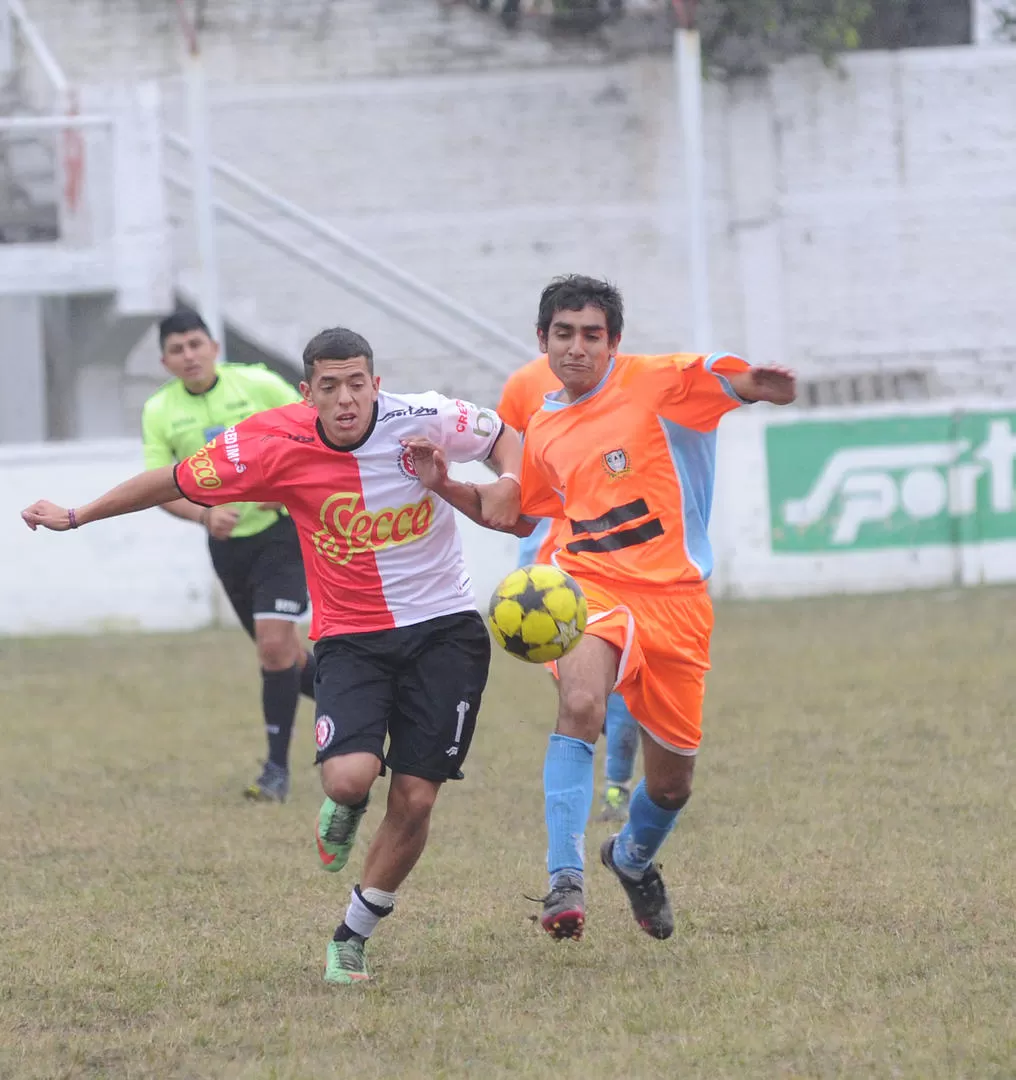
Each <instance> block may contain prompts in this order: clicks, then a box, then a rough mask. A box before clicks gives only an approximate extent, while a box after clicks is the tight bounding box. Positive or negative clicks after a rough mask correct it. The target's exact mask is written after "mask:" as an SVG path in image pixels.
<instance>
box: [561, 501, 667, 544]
mask: <svg viewBox="0 0 1016 1080" xmlns="http://www.w3.org/2000/svg"><path fill="white" fill-rule="evenodd" d="M648 513H649V507H648V506H646V500H645V499H636V500H635V501H634V502H630V503H625V504H624V506H615V507H614V509H613V510H608V511H607V512H606V513H605V514H604V515H603V517H598V518H592V519H591V520H590V521H573V522H572V523H571V529H572V536H578V535H579V533H593V532H606V531H607V529H615V528H617V526H618V525H624V524H626V523H627V522H629V521H634V520H635V519H636V518H640V517H645V515H646V514H648Z"/></svg>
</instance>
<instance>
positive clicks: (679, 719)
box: [581, 579, 713, 755]
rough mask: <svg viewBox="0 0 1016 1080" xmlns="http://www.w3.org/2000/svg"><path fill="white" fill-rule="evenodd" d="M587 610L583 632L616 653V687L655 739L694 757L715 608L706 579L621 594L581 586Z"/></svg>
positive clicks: (609, 588) (600, 587)
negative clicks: (598, 639)
mask: <svg viewBox="0 0 1016 1080" xmlns="http://www.w3.org/2000/svg"><path fill="white" fill-rule="evenodd" d="M581 585H582V591H583V592H584V593H585V594H586V602H587V603H588V605H589V622H588V623H587V625H586V633H587V634H591V635H592V636H593V637H598V638H601V639H602V640H603V641H609V642H610V644H611V645H613V646H614V647H615V648H616V649H618V650H619V651H620V654H621V659H620V661H619V663H618V669H617V684H616V685H615V687H614V689H615V690H617V691H618V692H619V693H620V694H621V695H622V696H623V697H624V700H625V704H626V705H627V706H628V708H629V709H630V710H631V714H632V716H634V717H635V719H636V720H637V721H638V722H639V724H641V725H642V727H643V728H645V730H646V731H647V732H648V733H649V735H650V736H652V737H653V738H654V739H655V740H656V741H657V742H659V743H661V744H662V745H664V746H666V747H668V748H669V749H671V750H675V751H676V752H677V753H681V754H689V755H690V754H694V753H696V751H697V750H698V746H699V743H700V742H701V741H702V702H703V699H704V697H705V688H706V672H707V671H708V670H709V638H710V636H711V635H712V631H713V604H712V600H711V599H710V597H709V593H708V591H707V588H706V585H705V583H704V582H701V583H695V584H691V585H681V586H667V587H664V588H660V587H657V588H648V589H645V590H642V591H640V592H633V591H632V590H630V589H626V590H625V592H624V598H623V599H622V598H621V597H620V596H619V595H618V594H617V593H616V591H615V589H616V586H614V585H613V584H606V583H600V582H594V581H591V580H589V579H586V580H585V581H582V582H581Z"/></svg>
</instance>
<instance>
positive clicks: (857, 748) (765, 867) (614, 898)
mask: <svg viewBox="0 0 1016 1080" xmlns="http://www.w3.org/2000/svg"><path fill="white" fill-rule="evenodd" d="M1014 608H1016V591H1014V590H1002V589H995V590H981V591H969V592H965V593H949V594H941V593H938V594H912V595H908V596H896V597H885V598H865V599H842V600H839V599H838V600H825V601H814V602H802V603H783V604H724V605H720V606H719V608H718V613H717V632H716V636H715V640H714V671H713V673H712V675H711V677H710V678H711V681H710V686H709V692H708V697H707V717H706V725H705V726H706V741H705V744H704V747H703V753H702V756H701V759H700V766H699V772H698V775H697V790H696V795H695V797H694V798H693V799H692V801H691V803H690V804H689V807H688V810H687V811H686V812H685V815H684V816H683V818H682V820H681V822H680V824H679V826H678V829H677V831H676V833H675V834H674V836H673V837H672V838H671V840H670V841H669V843H668V846H667V847H666V848H665V849H664V853H663V866H664V876H665V878H666V880H667V881H668V883H669V885H670V888H671V893H672V897H673V900H674V906H675V910H676V911H677V914H678V930H677V933H676V934H675V935H674V937H673V938H671V939H670V940H669V941H668V942H665V943H663V942H656V941H652V940H650V939H649V938H647V937H645V936H644V935H642V934H641V933H640V932H639V931H638V930H637V928H636V927H635V925H634V923H633V922H632V921H631V918H630V915H629V913H628V910H627V907H626V904H625V900H624V896H623V894H622V893H621V890H620V889H619V888H618V886H617V885H616V883H615V882H613V880H612V879H610V878H609V876H608V875H607V874H606V872H605V871H604V870H603V869H602V868H601V867H599V865H598V864H597V865H595V866H593V867H592V868H591V869H590V871H589V879H588V882H589V884H588V888H589V921H588V923H587V932H586V938H585V940H583V941H582V942H580V943H573V942H562V943H555V942H553V941H551V940H550V939H549V938H548V937H547V936H546V935H545V934H544V933H543V932H542V931H541V930H539V928H538V926H537V924H535V923H534V922H533V921H532V916H534V915H535V914H536V912H537V910H538V908H537V905H534V904H530V903H529V902H528V901H526V900H525V899H524V898H523V893H526V892H528V893H530V894H531V895H540V894H541V893H542V892H543V890H544V886H545V878H544V871H543V855H544V831H543V821H542V802H541V770H542V759H543V751H544V747H545V744H546V736H547V732H548V730H549V729H550V726H551V722H552V714H553V705H552V698H553V693H552V687H551V685H550V683H549V680H548V679H547V677H546V676H545V675H544V674H543V673H542V672H541V671H540V670H537V669H529V668H526V667H525V666H523V665H522V664H520V663H517V662H515V661H513V660H510V659H508V658H506V657H502V656H498V657H497V658H496V664H495V668H494V672H493V675H492V680H491V685H490V687H489V689H488V693H487V697H486V701H485V705H484V710H483V713H482V714H481V718H480V728H479V732H478V735H477V739H476V741H475V743H474V746H473V751H472V754H471V756H470V759H469V761H468V763H467V766H466V781H465V782H464V783H462V784H458V785H452V786H450V787H449V789H448V790H447V791H446V792H445V793H444V795H443V796H442V799H441V801H440V803H439V805H438V809H437V813H436V818H435V823H434V828H433V831H432V835H431V843H430V847H429V849H428V851H427V852H426V854H425V855H424V858H423V860H422V862H421V864H420V866H419V867H418V869H417V871H416V872H415V874H414V875H413V877H411V878H410V880H409V882H408V884H407V886H406V887H405V889H404V890H403V893H402V894H401V896H400V902H399V906H398V909H397V913H396V915H395V916H394V917H393V918H392V919H390V920H388V921H387V922H386V923H385V924H383V925H382V927H381V929H380V931H379V933H378V935H377V937H376V938H375V940H374V942H373V944H372V954H371V955H372V957H373V963H374V971H375V974H376V981H375V982H374V983H372V984H370V985H369V986H368V987H355V988H348V989H338V988H334V987H330V986H327V985H325V984H324V983H323V982H322V980H321V975H322V972H323V966H324V954H325V946H326V944H327V941H328V939H329V937H330V935H331V932H332V930H333V929H334V926H335V924H336V922H337V921H338V920H339V918H340V917H341V914H342V912H343V910H344V908H345V904H346V901H347V899H348V894H349V889H350V887H351V886H352V883H353V881H354V880H355V877H354V876H353V874H352V873H348V874H343V875H341V876H339V877H338V879H337V880H336V878H335V877H333V876H332V875H328V874H324V873H322V872H321V871H320V870H319V869H318V867H317V857H316V854H315V849H314V842H313V825H314V820H315V815H316V811H317V807H318V805H319V802H320V792H319V787H318V781H317V777H316V774H315V770H314V768H313V766H312V765H311V764H310V762H311V760H312V756H313V744H312V736H311V730H310V729H311V710H310V707H309V705H304V706H302V709H301V714H300V720H299V729H298V732H297V736H296V740H295V752H294V757H295V761H294V793H293V797H292V798H291V801H290V802H289V803H287V804H286V805H285V806H282V807H279V806H260V805H248V804H246V803H244V802H243V801H242V799H241V798H240V795H239V793H240V791H241V789H242V787H243V785H244V784H245V783H246V782H247V781H248V780H250V779H251V777H252V776H253V775H254V772H255V771H256V768H257V762H258V757H259V754H260V752H261V738H262V737H261V732H260V726H259V722H258V709H257V706H258V692H257V685H256V681H255V675H256V665H255V660H254V655H253V651H252V649H251V647H250V646H249V644H248V642H247V641H246V640H245V639H244V638H242V637H241V636H240V635H239V634H234V633H225V632H223V633H202V634H193V635H180V636H165V637H147V636H116V637H113V636H111V637H104V638H97V639H86V640H76V639H74V640H72V639H60V640H49V641H42V640H33V641H11V640H7V641H4V642H0V903H2V917H0V1077H2V1078H3V1080H15V1078H17V1080H21V1078H26V1080H27V1078H47V1080H50V1078H57V1077H96V1078H97V1077H110V1078H112V1077H117V1078H119V1077H131V1078H153V1080H154V1078H158V1080H169V1078H185V1077H186V1078H198V1077H200V1078H206V1077H207V1078H213V1077H214V1078H252V1080H253V1078H260V1080H268V1078H275V1080H282V1078H287V1080H297V1078H299V1080H306V1078H315V1080H317V1078H332V1077H350V1078H353V1077H355V1078H358V1080H369V1078H373V1077H459V1076H475V1077H482V1078H487V1077H501V1076H515V1075H519V1076H533V1077H543V1076H548V1077H551V1076H552V1077H554V1078H555V1080H565V1078H569V1077H581V1078H583V1080H590V1078H598V1077H622V1076H630V1077H663V1076H667V1077H682V1078H686V1077H704V1078H711V1080H712V1078H722V1077H920V1078H925V1077H929V1078H933V1077H941V1078H949V1080H955V1078H961V1077H962V1078H966V1077H970V1078H973V1077H999V1078H1001V1077H1006V1078H1009V1077H1014V1076H1016V1022H1014V1015H1016V1005H1014V1003H1016V934H1014V930H1016V914H1014V912H1016V895H1014V878H1016V813H1014V810H1016V807H1014V796H1016V782H1014V764H1016V758H1014V753H1013V722H1014V715H1016V706H1014V702H1016V618H1014V615H1013V611H1014ZM601 760H602V751H601ZM598 768H600V764H599V761H598ZM382 801H383V800H381V799H376V800H375V806H374V807H373V808H372V810H371V811H370V817H369V819H368V823H367V825H368V828H367V830H366V831H367V832H368V833H369V831H370V827H371V826H372V825H373V824H374V823H376V821H377V820H378V813H379V807H378V804H379V803H380V802H382ZM604 829H605V827H602V826H596V825H592V826H590V830H589V836H588V849H589V851H590V853H591V854H593V853H594V852H595V842H598V840H599V839H600V837H601V836H602V835H604ZM361 843H362V840H361ZM361 853H362V849H361ZM356 862H357V856H355V855H354V864H355V863H356ZM352 869H353V867H351V870H352Z"/></svg>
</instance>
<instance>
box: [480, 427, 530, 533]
mask: <svg viewBox="0 0 1016 1080" xmlns="http://www.w3.org/2000/svg"><path fill="white" fill-rule="evenodd" d="M486 463H487V464H488V465H489V466H490V467H491V468H492V469H493V470H494V472H496V473H497V475H498V477H499V479H498V480H496V481H494V483H491V484H479V485H477V487H476V490H477V491H478V492H479V495H480V509H481V511H482V513H483V524H485V525H487V526H488V527H489V528H491V529H514V528H515V523H516V522H517V521H518V520H519V510H520V508H521V505H522V482H521V480H520V479H519V476H520V475H521V473H522V439H521V438H520V437H519V433H518V432H517V431H516V430H515V429H514V428H512V427H509V426H508V425H507V424H505V426H504V427H503V428H502V429H501V434H500V435H499V436H498V439H497V442H496V443H494V448H493V450H491V452H490V456H489V457H488V458H487V462H486Z"/></svg>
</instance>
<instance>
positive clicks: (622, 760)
mask: <svg viewBox="0 0 1016 1080" xmlns="http://www.w3.org/2000/svg"><path fill="white" fill-rule="evenodd" d="M638 747H639V725H638V721H637V720H636V719H635V717H634V716H632V714H631V713H630V712H629V711H628V706H627V705H625V703H624V698H623V697H621V695H620V694H611V695H610V697H609V698H607V785H608V787H609V786H614V785H618V786H620V787H627V786H628V785H629V784H630V783H631V778H632V776H634V775H635V753H636V751H637V750H638Z"/></svg>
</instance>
